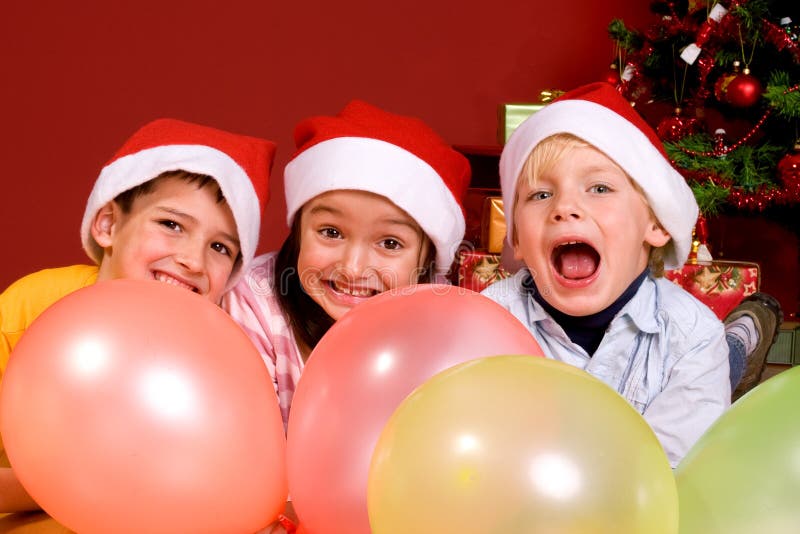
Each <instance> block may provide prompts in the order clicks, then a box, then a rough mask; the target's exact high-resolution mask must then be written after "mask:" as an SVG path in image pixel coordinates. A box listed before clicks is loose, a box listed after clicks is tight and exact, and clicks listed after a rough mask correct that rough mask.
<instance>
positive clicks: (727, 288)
mask: <svg viewBox="0 0 800 534" xmlns="http://www.w3.org/2000/svg"><path fill="white" fill-rule="evenodd" d="M664 277H665V278H667V279H669V280H671V281H673V282H675V283H676V284H678V285H679V286H681V287H682V288H684V289H685V290H686V291H688V292H689V293H691V294H692V295H693V296H694V297H695V298H697V299H698V300H700V301H701V302H702V303H703V304H705V305H706V306H708V307H709V308H711V310H712V311H713V312H714V313H715V314H716V316H717V317H719V318H720V320H722V319H725V317H727V316H728V314H729V313H730V312H731V311H733V309H734V308H735V307H736V306H738V305H739V303H740V302H741V301H742V299H744V298H745V297H747V296H749V295H752V294H753V293H755V292H756V291H758V288H759V284H760V279H759V267H758V264H757V263H750V262H736V261H711V262H697V263H687V264H686V265H684V266H683V267H682V268H680V269H674V270H671V271H665V272H664Z"/></svg>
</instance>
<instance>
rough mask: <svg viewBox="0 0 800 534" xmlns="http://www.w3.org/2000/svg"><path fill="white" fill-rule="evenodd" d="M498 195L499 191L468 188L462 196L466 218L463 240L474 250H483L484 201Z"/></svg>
mask: <svg viewBox="0 0 800 534" xmlns="http://www.w3.org/2000/svg"><path fill="white" fill-rule="evenodd" d="M499 194H500V190H499V189H489V188H482V187H470V188H469V189H467V194H466V195H465V196H464V215H465V217H466V231H465V232H464V240H465V241H466V242H467V243H469V244H470V245H472V247H474V248H484V246H485V245H484V244H483V242H482V239H483V230H482V225H483V210H484V204H485V203H486V199H487V198H490V197H496V196H497V195H499Z"/></svg>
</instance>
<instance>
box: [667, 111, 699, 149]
mask: <svg viewBox="0 0 800 534" xmlns="http://www.w3.org/2000/svg"><path fill="white" fill-rule="evenodd" d="M681 112H682V110H681V108H675V111H674V112H673V114H672V115H670V116H669V117H666V118H664V119H663V120H662V121H661V122H659V123H658V126H657V127H656V133H657V134H658V137H659V138H660V139H661V140H663V141H668V142H675V141H678V140H680V139H683V138H684V137H686V136H688V135H693V134H697V133H700V132H701V131H702V129H703V127H702V124H700V121H699V120H697V119H695V118H694V117H686V116H684V115H682V114H681Z"/></svg>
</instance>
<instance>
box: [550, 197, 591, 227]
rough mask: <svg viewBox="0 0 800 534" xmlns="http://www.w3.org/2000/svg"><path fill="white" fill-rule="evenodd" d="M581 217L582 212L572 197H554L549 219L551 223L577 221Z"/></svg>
mask: <svg viewBox="0 0 800 534" xmlns="http://www.w3.org/2000/svg"><path fill="white" fill-rule="evenodd" d="M582 217H583V210H582V209H581V207H580V204H579V202H578V201H577V199H576V198H575V197H574V196H573V195H564V194H560V195H556V197H555V202H554V203H553V208H552V211H551V213H550V218H551V220H552V221H553V222H564V221H571V220H579V219H581V218H582Z"/></svg>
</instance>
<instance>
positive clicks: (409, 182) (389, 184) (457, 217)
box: [223, 101, 470, 424]
mask: <svg viewBox="0 0 800 534" xmlns="http://www.w3.org/2000/svg"><path fill="white" fill-rule="evenodd" d="M295 142H296V144H297V152H296V153H295V155H294V157H293V158H292V160H291V161H290V162H289V163H288V165H287V166H286V169H285V172H284V178H285V192H286V207H287V223H288V225H289V227H290V228H291V230H290V234H289V236H288V238H287V239H286V241H285V242H284V243H283V246H282V247H281V249H280V251H278V252H277V253H274V252H273V253H269V254H265V255H263V256H260V257H258V258H256V260H255V261H254V262H253V266H252V267H251V268H250V270H249V271H248V272H247V273H246V274H245V276H244V277H243V279H242V280H241V281H240V282H239V284H238V285H237V286H236V287H235V288H234V289H233V291H231V292H230V293H228V294H227V295H226V296H225V298H224V299H223V307H224V308H225V309H226V310H227V311H228V312H229V313H230V314H231V315H232V316H233V317H234V319H236V320H237V321H238V322H239V323H240V324H241V325H242V326H243V327H244V329H245V331H246V332H247V333H248V335H249V336H250V338H251V339H252V340H253V342H254V343H255V344H256V346H257V347H258V349H259V351H260V352H261V355H262V358H263V359H264V362H265V363H266V365H267V367H268V369H269V371H270V374H271V375H272V377H273V381H274V384H275V389H276V391H277V393H278V399H279V401H280V406H281V412H282V415H283V419H284V424H286V422H287V421H288V417H289V407H290V405H291V401H292V396H293V394H294V390H295V387H296V385H297V382H298V380H299V379H300V374H301V373H302V370H303V367H304V365H305V362H306V360H307V358H308V357H309V355H310V354H311V351H312V350H313V349H314V347H315V346H316V344H317V343H318V342H319V340H320V339H321V338H322V336H323V335H324V334H325V332H327V331H328V329H329V328H330V327H331V326H332V325H333V323H334V322H335V321H337V320H338V319H340V318H341V317H342V316H343V315H344V314H345V313H347V311H348V310H350V309H351V308H353V307H354V306H357V305H358V304H360V303H361V302H364V301H365V300H367V299H369V298H371V297H373V296H375V295H377V294H379V293H382V292H384V291H387V290H390V289H394V288H398V287H404V286H408V285H412V284H416V283H420V282H443V281H445V275H446V274H447V272H448V270H449V269H450V266H451V264H452V262H453V258H454V256H455V251H456V249H457V248H458V246H459V244H460V243H461V240H462V238H463V236H464V228H465V221H464V213H463V208H462V201H463V197H464V194H465V192H466V189H467V187H468V185H469V180H470V167H469V163H468V162H467V160H466V158H465V157H464V156H463V155H461V154H459V153H458V152H456V151H455V150H453V149H452V148H451V147H450V146H448V145H447V144H446V143H445V142H444V141H443V140H442V139H441V138H440V137H439V136H438V135H437V134H436V133H435V132H434V131H433V130H431V129H430V128H429V127H428V126H426V125H425V124H424V123H423V122H422V121H420V120H419V119H416V118H413V117H405V116H401V115H396V114H393V113H388V112H386V111H383V110H381V109H378V108H376V107H374V106H371V105H369V104H367V103H364V102H361V101H353V102H351V103H350V104H348V105H347V106H346V107H345V108H344V109H343V110H342V111H341V113H339V114H338V115H337V116H335V117H327V116H323V117H312V118H310V119H307V120H305V121H302V122H301V123H300V124H298V126H297V128H296V130H295Z"/></svg>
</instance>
